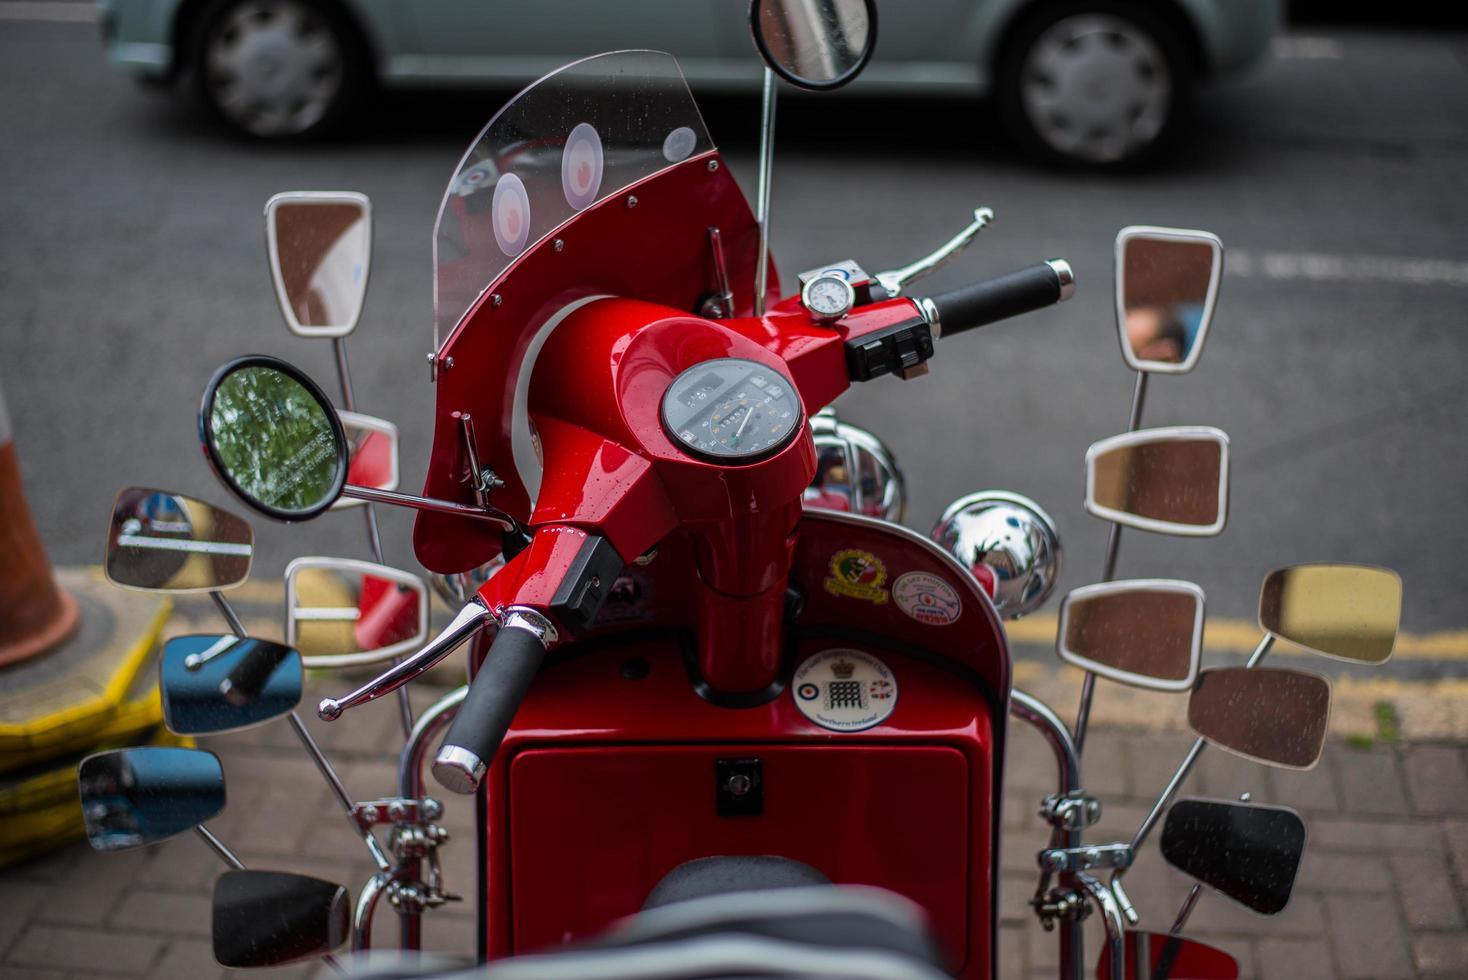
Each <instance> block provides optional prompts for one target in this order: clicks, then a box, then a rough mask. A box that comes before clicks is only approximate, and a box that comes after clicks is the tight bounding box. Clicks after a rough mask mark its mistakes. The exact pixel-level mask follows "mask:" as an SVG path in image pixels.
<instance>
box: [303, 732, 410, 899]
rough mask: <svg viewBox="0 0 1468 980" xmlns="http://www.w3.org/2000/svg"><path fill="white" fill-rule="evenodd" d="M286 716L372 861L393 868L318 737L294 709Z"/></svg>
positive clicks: (383, 868)
mask: <svg viewBox="0 0 1468 980" xmlns="http://www.w3.org/2000/svg"><path fill="white" fill-rule="evenodd" d="M286 717H287V718H288V719H289V720H290V723H291V728H293V729H294V730H295V733H296V737H297V738H299V739H300V740H301V744H302V745H304V746H305V747H306V754H307V755H309V756H310V757H311V761H312V762H314V763H316V768H317V769H318V770H319V771H320V772H321V777H322V778H323V779H325V780H326V784H327V785H328V786H330V787H331V792H332V794H333V795H335V796H336V799H337V802H338V803H340V804H341V805H342V810H343V811H345V812H346V815H347V823H348V824H349V825H350V826H351V828H352V830H353V832H355V833H357V834H359V835H360V836H361V838H362V843H364V844H366V845H367V852H368V853H369V854H371V855H372V861H373V863H375V864H376V865H377V870H379V871H387V870H389V869H391V868H392V862H391V861H389V860H388V858H387V855H386V854H385V853H383V850H382V845H381V844H379V843H378V842H377V837H376V835H374V834H373V833H372V831H370V830H368V829H367V828H365V827H363V826H362V825H361V824H359V823H357V818H356V817H355V816H354V815H353V812H352V811H353V809H354V807H355V804H354V803H353V802H352V796H351V794H350V793H348V792H347V788H346V786H345V785H344V784H343V783H342V781H341V777H340V776H338V775H337V774H336V770H335V769H333V768H332V766H331V763H330V762H329V761H328V760H327V758H326V755H325V754H324V753H323V752H322V751H321V746H319V745H317V744H316V739H314V738H312V737H311V733H310V732H309V731H308V730H307V729H306V723H305V722H303V721H301V716H300V715H299V714H297V713H296V712H294V711H292V712H291V713H290V714H289V715H287V716H286Z"/></svg>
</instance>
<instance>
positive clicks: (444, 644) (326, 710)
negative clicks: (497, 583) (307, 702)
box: [316, 596, 494, 721]
mask: <svg viewBox="0 0 1468 980" xmlns="http://www.w3.org/2000/svg"><path fill="white" fill-rule="evenodd" d="M493 621H494V613H492V612H491V611H490V609H489V607H488V606H486V605H485V604H484V600H482V599H480V598H479V597H478V596H475V597H474V598H472V599H470V600H469V602H468V603H467V604H466V605H465V606H464V608H463V609H460V610H459V612H458V614H457V615H455V616H454V618H453V620H452V621H451V622H450V623H449V624H448V625H447V626H445V627H444V629H443V632H441V633H439V634H438V636H436V637H434V638H433V639H432V640H431V641H429V643H428V645H427V646H425V647H424V648H423V649H422V650H419V651H418V652H417V653H415V654H413V655H412V656H411V657H407V658H406V659H404V660H403V661H401V662H400V663H398V664H396V665H394V666H393V667H392V668H390V669H389V670H387V671H386V672H384V673H383V674H382V675H381V676H379V677H375V678H373V679H372V680H370V681H368V682H367V683H366V684H363V685H362V686H361V687H359V688H357V689H356V690H355V691H353V692H352V693H351V694H348V695H346V696H345V697H342V698H323V699H322V701H321V703H320V704H319V705H317V707H316V715H317V717H319V718H320V719H321V720H322V721H335V720H336V719H338V718H340V717H341V714H342V712H343V711H346V710H347V709H348V708H355V707H357V705H359V704H366V703H367V702H368V701H375V700H377V699H378V698H380V697H382V696H383V695H384V694H391V693H392V692H393V691H396V690H397V689H398V688H400V687H402V686H403V685H404V684H406V683H408V682H409V681H411V680H412V679H413V678H415V677H417V676H418V675H419V674H422V673H423V672H424V671H427V670H429V669H430V668H432V667H433V666H434V665H435V664H437V663H438V662H439V661H440V660H442V659H443V658H444V657H447V656H448V655H449V654H451V653H453V652H454V651H455V650H457V649H458V648H459V647H460V645H462V644H463V642H464V641H465V640H467V639H469V637H471V636H473V635H474V634H475V633H477V632H479V631H480V630H482V629H484V627H486V626H488V625H489V624H490V623H491V622H493Z"/></svg>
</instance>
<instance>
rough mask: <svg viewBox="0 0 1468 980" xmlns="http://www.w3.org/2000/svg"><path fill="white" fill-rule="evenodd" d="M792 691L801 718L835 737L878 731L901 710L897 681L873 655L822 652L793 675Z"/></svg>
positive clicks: (843, 650)
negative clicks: (867, 730)
mask: <svg viewBox="0 0 1468 980" xmlns="http://www.w3.org/2000/svg"><path fill="white" fill-rule="evenodd" d="M791 687H792V688H793V690H794V693H795V705H796V707H798V708H799V709H800V713H801V714H803V715H805V716H806V717H807V718H809V719H810V720H811V721H813V722H815V723H816V724H817V725H820V726H821V727H822V728H829V729H830V730H831V731H833V732H859V731H862V730H863V729H867V728H871V727H873V726H874V725H880V724H881V723H882V722H884V721H886V720H887V716H888V715H890V714H892V709H893V708H895V707H897V678H896V677H894V676H893V675H892V671H890V670H888V669H887V665H886V664H884V663H882V661H880V660H878V659H877V658H876V657H874V656H872V655H871V654H869V653H862V652H861V651H860V650H852V649H850V648H847V647H837V648H835V649H832V650H822V651H821V652H820V653H818V654H815V655H814V656H812V657H807V658H806V660H805V662H804V663H802V664H801V665H800V667H799V668H797V669H796V671H795V677H794V682H793V683H792V685H791Z"/></svg>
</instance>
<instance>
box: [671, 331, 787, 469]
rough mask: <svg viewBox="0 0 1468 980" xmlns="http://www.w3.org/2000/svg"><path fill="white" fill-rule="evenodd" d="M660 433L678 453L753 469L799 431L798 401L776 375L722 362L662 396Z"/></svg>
mask: <svg viewBox="0 0 1468 980" xmlns="http://www.w3.org/2000/svg"><path fill="white" fill-rule="evenodd" d="M662 416H663V428H664V429H666V430H667V432H668V435H669V436H670V437H671V438H672V439H673V440H674V441H675V442H677V443H678V445H679V448H681V449H682V450H683V451H684V452H686V453H688V455H690V456H693V457H695V458H696V459H703V460H708V461H710V462H715V463H752V462H755V461H756V460H759V459H763V458H765V457H766V456H771V455H773V454H774V453H776V452H779V451H780V450H781V449H783V448H784V447H785V446H786V445H788V444H789V442H790V440H791V438H792V437H793V436H794V435H795V433H796V430H797V429H799V428H800V423H801V418H802V415H801V409H800V399H799V397H797V396H796V394H795V386H794V385H793V384H791V382H790V380H789V379H788V378H786V377H785V376H784V375H783V374H781V373H780V372H779V371H776V370H774V369H772V368H769V367H766V366H765V365H763V364H760V363H759V362H758V361H750V360H746V359H744V358H741V357H722V358H719V359H717V360H713V361H704V362H702V363H700V364H695V365H694V366H693V367H691V368H689V369H688V370H686V371H684V372H683V373H682V374H680V375H678V377H676V378H674V379H673V383H672V384H670V385H668V390H667V391H666V392H665V393H664V394H663V410H662Z"/></svg>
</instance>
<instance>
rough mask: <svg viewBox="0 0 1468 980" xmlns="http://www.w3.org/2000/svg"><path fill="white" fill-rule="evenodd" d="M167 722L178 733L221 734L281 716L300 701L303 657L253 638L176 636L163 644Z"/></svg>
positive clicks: (162, 686) (162, 684) (161, 685)
mask: <svg viewBox="0 0 1468 980" xmlns="http://www.w3.org/2000/svg"><path fill="white" fill-rule="evenodd" d="M158 673H159V682H158V689H159V691H160V692H161V694H162V698H163V721H164V724H166V725H167V726H168V730H169V731H171V732H173V733H175V734H177V735H217V734H219V733H221V732H232V731H238V730H239V729H241V728H249V727H250V726H251V725H258V724H260V723H261V722H264V721H269V720H270V719H272V718H278V717H280V716H281V715H283V714H285V713H286V712H288V711H291V710H292V709H294V708H295V706H296V705H298V704H300V703H301V689H302V685H303V683H304V680H305V675H304V671H303V670H302V667H301V655H300V654H299V653H297V652H296V651H295V650H292V649H291V648H290V647H288V646H285V645H284V644H281V643H274V642H272V641H270V640H258V639H255V638H254V637H244V638H241V637H236V636H230V635H227V634H225V635H221V634H218V633H211V634H204V635H196V636H176V637H174V638H173V639H171V640H169V641H168V642H167V643H166V644H164V646H163V660H162V662H161V663H160V665H159V671H158Z"/></svg>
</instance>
